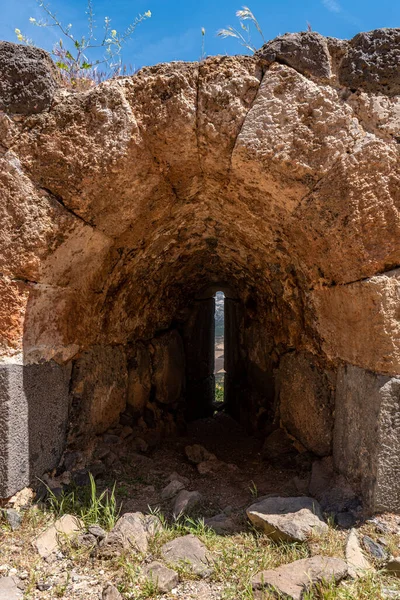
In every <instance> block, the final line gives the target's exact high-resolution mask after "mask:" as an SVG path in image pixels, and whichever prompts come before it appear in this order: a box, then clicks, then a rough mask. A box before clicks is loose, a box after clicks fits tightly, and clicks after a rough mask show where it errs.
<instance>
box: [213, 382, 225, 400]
mask: <svg viewBox="0 0 400 600" xmlns="http://www.w3.org/2000/svg"><path fill="white" fill-rule="evenodd" d="M223 401H224V386H223V385H222V384H221V383H216V384H215V402H223Z"/></svg>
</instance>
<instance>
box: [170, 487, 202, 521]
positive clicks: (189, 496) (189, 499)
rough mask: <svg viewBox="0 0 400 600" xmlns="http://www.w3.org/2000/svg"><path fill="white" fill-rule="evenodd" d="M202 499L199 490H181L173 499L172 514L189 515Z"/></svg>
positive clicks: (176, 515) (177, 515)
mask: <svg viewBox="0 0 400 600" xmlns="http://www.w3.org/2000/svg"><path fill="white" fill-rule="evenodd" d="M201 501H202V495H201V494H200V492H196V491H195V492H188V491H187V490H181V491H180V492H179V494H178V495H177V497H176V498H175V501H174V508H173V511H172V512H173V514H174V516H175V517H179V516H181V515H189V514H190V513H191V512H192V511H193V510H194V509H195V508H196V507H197V506H198V505H199V504H200V502H201Z"/></svg>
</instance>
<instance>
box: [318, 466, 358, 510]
mask: <svg viewBox="0 0 400 600" xmlns="http://www.w3.org/2000/svg"><path fill="white" fill-rule="evenodd" d="M308 490H309V493H310V495H311V496H313V497H314V498H316V499H317V500H318V501H319V503H320V505H321V507H322V509H323V510H324V511H325V512H328V513H334V514H338V513H339V514H340V513H344V512H345V511H347V510H348V509H349V508H355V507H356V506H357V504H358V502H357V498H356V494H355V492H354V490H353V489H352V487H351V486H350V485H349V483H348V482H347V481H346V479H345V477H343V475H340V474H339V473H337V472H336V471H335V469H334V464H333V460H332V457H331V456H327V457H325V458H323V459H321V460H318V461H314V462H313V464H312V469H311V478H310V485H309V488H308ZM337 516H338V515H337ZM344 519H346V517H344Z"/></svg>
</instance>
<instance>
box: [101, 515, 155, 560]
mask: <svg viewBox="0 0 400 600" xmlns="http://www.w3.org/2000/svg"><path fill="white" fill-rule="evenodd" d="M160 528H161V523H160V521H159V519H158V518H157V517H155V516H153V515H143V514H142V513H140V512H136V513H125V514H124V515H123V516H122V517H121V518H120V519H118V521H117V523H116V525H115V527H114V528H113V529H112V530H111V531H110V533H108V534H107V535H106V537H105V538H104V539H103V540H101V542H100V543H99V549H98V552H99V555H100V556H102V557H104V558H108V557H113V556H118V555H119V554H121V553H122V552H123V551H124V550H131V551H134V552H141V553H142V554H145V553H146V552H147V548H148V543H149V538H150V537H151V536H153V535H154V534H155V532H156V531H157V530H158V529H160Z"/></svg>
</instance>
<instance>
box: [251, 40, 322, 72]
mask: <svg viewBox="0 0 400 600" xmlns="http://www.w3.org/2000/svg"><path fill="white" fill-rule="evenodd" d="M255 56H256V57H258V58H260V59H261V60H262V61H263V62H264V61H265V62H266V64H267V65H270V64H271V63H273V62H279V63H283V64H285V65H288V66H289V67H292V68H293V69H295V70H296V71H299V73H302V75H306V76H308V75H312V76H314V77H317V78H322V79H329V78H330V77H331V64H330V56H329V51H328V44H327V39H326V38H325V37H324V36H322V35H320V34H319V33H316V32H315V31H301V32H299V33H285V34H284V35H282V36H279V37H277V38H275V39H274V40H271V41H270V42H267V43H266V44H264V46H263V47H262V48H261V49H260V50H258V51H257V52H256V54H255Z"/></svg>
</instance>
